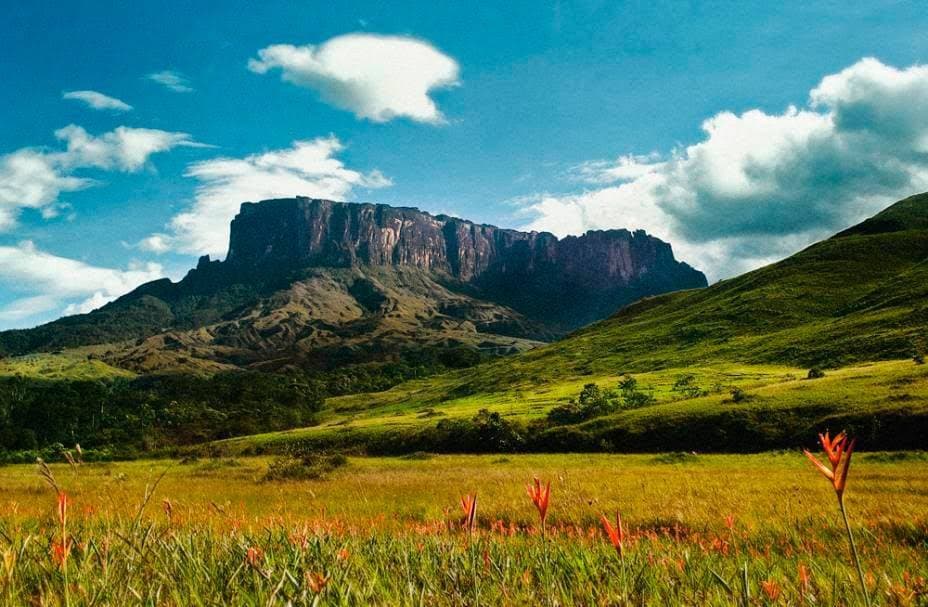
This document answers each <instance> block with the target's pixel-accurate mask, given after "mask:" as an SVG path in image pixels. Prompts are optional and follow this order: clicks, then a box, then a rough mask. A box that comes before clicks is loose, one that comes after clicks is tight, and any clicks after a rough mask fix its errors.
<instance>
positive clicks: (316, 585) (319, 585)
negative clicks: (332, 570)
mask: <svg viewBox="0 0 928 607" xmlns="http://www.w3.org/2000/svg"><path fill="white" fill-rule="evenodd" d="M306 583H307V584H308V585H309V588H310V590H312V591H313V592H315V593H316V594H319V593H320V592H322V591H323V590H325V587H326V585H327V584H328V583H329V576H327V575H322V574H321V573H317V572H315V571H312V572H310V571H307V572H306Z"/></svg>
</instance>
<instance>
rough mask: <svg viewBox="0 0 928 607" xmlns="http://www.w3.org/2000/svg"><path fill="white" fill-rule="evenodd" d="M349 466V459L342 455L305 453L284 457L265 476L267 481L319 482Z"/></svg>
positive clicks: (277, 459) (276, 460) (277, 460)
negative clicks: (335, 471) (338, 469)
mask: <svg viewBox="0 0 928 607" xmlns="http://www.w3.org/2000/svg"><path fill="white" fill-rule="evenodd" d="M347 464H348V458H347V457H345V456H344V454H341V453H333V454H327V453H303V454H298V455H293V454H290V455H284V456H281V457H278V458H276V459H275V460H274V461H272V462H271V463H270V465H268V468H267V472H266V473H265V474H264V480H266V481H297V480H299V481H304V480H317V479H321V478H323V477H325V476H326V475H327V474H329V473H330V472H332V471H333V470H335V469H337V468H341V467H343V466H345V465H347Z"/></svg>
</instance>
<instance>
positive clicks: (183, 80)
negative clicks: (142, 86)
mask: <svg viewBox="0 0 928 607" xmlns="http://www.w3.org/2000/svg"><path fill="white" fill-rule="evenodd" d="M145 78H147V79H148V80H151V81H152V82H157V83H158V84H160V85H161V86H163V87H165V88H166V89H168V90H170V91H174V92H175V93H192V92H193V87H192V86H190V80H188V79H187V77H186V76H184V75H183V74H181V73H180V72H177V71H174V70H164V71H161V72H154V73H151V74H148V75H147V76H145Z"/></svg>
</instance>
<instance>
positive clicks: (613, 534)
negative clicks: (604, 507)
mask: <svg viewBox="0 0 928 607" xmlns="http://www.w3.org/2000/svg"><path fill="white" fill-rule="evenodd" d="M599 519H600V520H601V521H602V523H603V529H604V530H605V531H606V535H607V536H608V537H609V541H610V542H611V543H612V547H613V548H615V551H616V552H618V553H619V555H620V556H621V555H622V552H623V550H624V548H625V529H624V528H623V527H622V515H621V514H619V512H618V511H617V512H616V513H615V527H613V526H612V523H610V522H609V519H607V518H606V515H605V514H600V515H599Z"/></svg>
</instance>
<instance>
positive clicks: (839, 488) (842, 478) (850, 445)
mask: <svg viewBox="0 0 928 607" xmlns="http://www.w3.org/2000/svg"><path fill="white" fill-rule="evenodd" d="M844 444H846V445H847V450H846V451H845V453H844V466H843V467H842V468H841V472H840V473H839V474H837V476H835V491H836V492H837V493H838V495H839V496H840V495H843V494H844V488H845V487H846V486H847V473H848V471H850V469H851V455H853V453H854V445H856V444H857V439H856V438H855V439H851V441H850V442H846V443H844ZM842 446H843V445H842ZM836 472H837V470H836Z"/></svg>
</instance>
